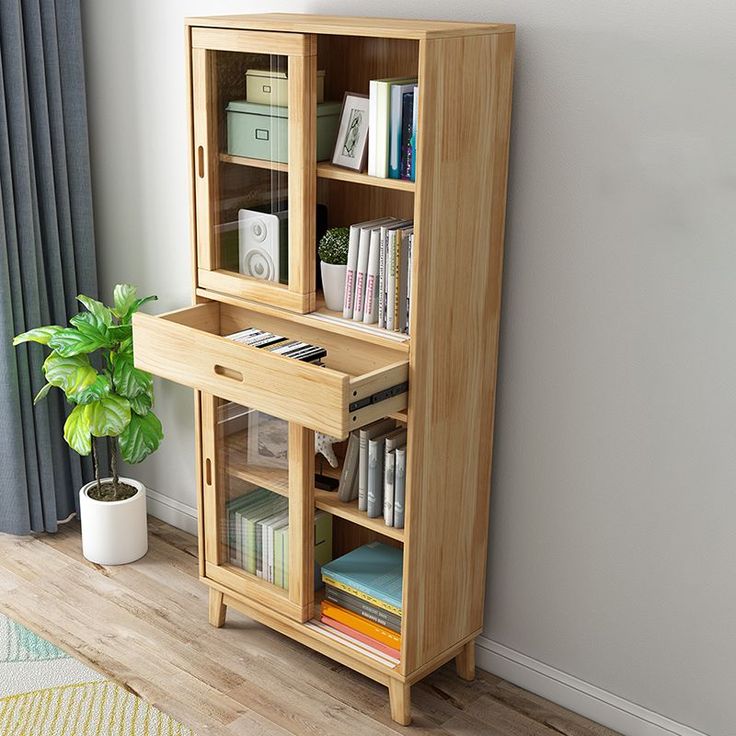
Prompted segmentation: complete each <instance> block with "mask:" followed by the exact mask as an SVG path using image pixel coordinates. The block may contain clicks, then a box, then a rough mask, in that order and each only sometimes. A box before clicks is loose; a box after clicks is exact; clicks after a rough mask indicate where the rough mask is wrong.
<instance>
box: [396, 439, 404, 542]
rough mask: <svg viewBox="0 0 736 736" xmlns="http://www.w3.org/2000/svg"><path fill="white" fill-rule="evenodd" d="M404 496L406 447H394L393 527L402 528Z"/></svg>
mask: <svg viewBox="0 0 736 736" xmlns="http://www.w3.org/2000/svg"><path fill="white" fill-rule="evenodd" d="M405 497H406V447H397V448H396V468H395V471H394V527H396V529H403V528H404V503H405Z"/></svg>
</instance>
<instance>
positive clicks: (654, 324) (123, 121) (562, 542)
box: [83, 0, 736, 736]
mask: <svg viewBox="0 0 736 736" xmlns="http://www.w3.org/2000/svg"><path fill="white" fill-rule="evenodd" d="M83 5H84V11H85V18H84V19H85V42H86V49H87V64H88V76H89V90H88V95H89V109H90V115H91V135H92V157H93V165H94V172H93V173H94V194H95V205H96V217H97V236H98V243H99V249H100V269H101V274H100V275H101V279H102V284H103V286H104V288H105V289H107V290H108V291H109V290H110V289H111V288H112V285H113V284H114V283H115V282H116V281H120V280H130V281H133V282H135V283H137V284H140V285H141V287H142V289H143V291H146V292H150V291H153V292H156V293H158V294H159V295H160V297H161V305H160V306H161V307H163V308H174V307H177V306H181V305H184V304H186V303H187V302H188V299H189V279H190V271H189V268H190V264H189V237H188V227H189V221H188V212H187V206H188V200H187V182H186V179H187V169H186V158H185V152H186V121H185V89H184V74H183V52H182V40H183V38H182V18H183V17H184V16H185V15H196V14H200V15H203V14H212V15H214V14H218V13H226V12H256V11H259V10H284V11H286V10H292V11H299V10H308V11H312V12H335V13H339V12H344V13H350V12H353V13H355V14H365V13H366V12H370V14H374V15H380V14H382V13H385V14H387V15H391V14H397V13H399V12H400V14H402V15H404V16H416V17H422V16H424V17H447V15H448V13H449V12H450V11H448V10H447V9H446V5H445V3H441V2H438V1H433V2H430V1H427V2H408V3H405V4H404V6H403V7H402V8H398V7H397V6H396V5H395V3H391V2H389V1H388V0H382V1H381V2H375V3H372V4H371V5H370V9H369V10H368V9H367V7H368V6H366V5H365V3H359V2H355V1H351V0H348V1H347V2H342V3H337V2H312V3H307V2H299V3H286V2H269V3H268V4H266V3H263V2H249V3H243V2H204V1H202V2H178V1H175V0H165V1H162V0H159V1H158V2H155V3H150V2H144V1H143V0H136V1H135V2H125V3H120V2H117V1H113V0H85V2H84V3H83ZM451 13H452V16H453V17H455V18H457V19H468V20H502V21H511V22H516V23H517V24H518V26H519V33H518V57H517V58H518V62H517V75H516V86H515V106H514V120H513V142H512V159H511V182H510V201H509V223H508V237H507V258H506V275H505V295H504V315H503V322H502V350H501V366H500V377H499V388H498V391H499V393H498V410H497V421H496V428H497V429H496V454H495V469H494V496H493V505H492V518H491V527H490V531H491V544H490V550H489V552H490V556H489V567H488V582H489V594H488V601H487V618H486V622H487V626H486V636H487V637H488V638H489V639H490V640H492V641H494V642H498V643H500V644H503V645H506V646H508V647H511V648H513V649H515V650H517V651H519V652H522V653H524V654H526V655H528V656H529V657H532V658H534V659H535V660H539V661H541V662H544V663H546V664H548V665H551V666H553V667H555V668H558V669H559V670H562V671H564V672H566V673H569V674H570V675H574V676H576V677H578V678H580V679H581V680H583V681H585V682H588V683H591V684H593V685H596V686H598V687H600V688H603V689H605V690H607V691H610V692H612V693H615V694H617V695H619V696H621V697H622V698H625V699H627V700H629V701H632V702H633V703H638V704H639V705H641V706H644V707H646V708H649V709H651V710H653V711H656V712H657V713H661V714H664V715H666V716H668V717H670V718H672V719H674V720H676V721H679V722H681V723H684V724H688V725H690V726H692V727H693V728H697V729H699V730H701V731H704V732H707V733H710V734H714V735H715V734H722V735H724V736H725V734H728V733H731V734H733V733H734V723H736V707H735V706H734V703H735V702H736V699H735V698H734V692H735V691H736V664H735V663H736V626H734V621H735V620H736V576H735V575H734V572H733V570H734V558H736V534H735V533H734V531H733V530H734V525H735V521H734V520H735V519H736V493H734V490H735V489H734V486H735V481H736V472H735V471H736V462H735V461H734V441H735V440H736V436H735V434H736V433H735V431H734V427H735V426H736V396H735V395H734V388H733V385H734V373H735V371H734V367H735V366H736V347H734V335H736V310H735V307H736V304H735V303H734V276H735V275H736V240H735V238H734V235H736V233H735V232H734V230H735V229H736V228H735V226H734V223H735V222H736V218H735V217H734V211H735V205H736V196H735V195H736V175H735V174H734V171H736V136H735V135H734V120H736V94H735V93H734V90H735V89H736V72H735V70H736V51H735V47H736V44H735V39H736V35H735V34H736V5H734V4H733V3H732V2H730V1H727V0H711V1H710V2H708V3H707V4H695V3H684V2H681V3H672V2H666V1H665V0H650V2H648V3H624V2H619V3H590V2H583V1H582V0H579V1H578V2H556V3H549V2H543V0H517V2H513V3H511V2H508V0H507V1H506V2H501V1H495V2H480V0H458V1H457V2H455V3H453V5H452V10H451ZM158 388H159V393H158V406H159V409H160V411H161V414H162V418H163V421H164V424H165V427H166V431H167V440H166V443H165V445H164V446H163V448H162V450H161V451H160V452H159V453H158V454H157V455H156V456H155V457H153V458H152V459H150V460H149V461H147V462H146V463H145V464H144V466H142V467H141V468H138V469H136V473H137V474H138V475H139V477H141V479H142V480H144V481H145V482H146V483H148V484H149V485H150V486H151V487H152V488H154V489H156V490H157V491H159V492H160V493H161V494H164V495H165V496H167V497H169V498H171V499H174V501H173V506H174V507H178V504H184V506H185V507H186V506H188V507H191V506H193V505H194V486H193V479H192V474H193V466H192V446H193V436H192V411H191V404H192V401H191V396H190V392H189V391H187V390H184V389H179V388H177V387H174V386H172V385H168V384H161V385H159V387H158Z"/></svg>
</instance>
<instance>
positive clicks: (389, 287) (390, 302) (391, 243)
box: [386, 230, 398, 331]
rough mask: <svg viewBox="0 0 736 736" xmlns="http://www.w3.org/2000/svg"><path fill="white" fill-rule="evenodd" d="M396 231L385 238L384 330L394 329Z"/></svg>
mask: <svg viewBox="0 0 736 736" xmlns="http://www.w3.org/2000/svg"><path fill="white" fill-rule="evenodd" d="M397 233H398V230H390V231H389V233H388V236H387V238H386V241H387V242H386V329H387V330H392V331H393V329H394V302H395V294H396V267H395V262H396V258H395V256H396V237H397Z"/></svg>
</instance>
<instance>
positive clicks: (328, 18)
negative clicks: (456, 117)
mask: <svg viewBox="0 0 736 736" xmlns="http://www.w3.org/2000/svg"><path fill="white" fill-rule="evenodd" d="M186 23H187V25H190V26H205V27H208V28H238V29H241V30H255V31H286V32H292V33H321V34H328V35H335V36H377V37H379V38H414V39H423V38H446V37H451V36H473V35H484V34H487V33H513V32H514V30H515V26H514V25H513V24H510V23H463V22H456V21H449V20H406V19H401V18H358V17H351V16H341V15H307V14H299V13H264V14H260V15H216V16H209V17H206V18H187V21H186Z"/></svg>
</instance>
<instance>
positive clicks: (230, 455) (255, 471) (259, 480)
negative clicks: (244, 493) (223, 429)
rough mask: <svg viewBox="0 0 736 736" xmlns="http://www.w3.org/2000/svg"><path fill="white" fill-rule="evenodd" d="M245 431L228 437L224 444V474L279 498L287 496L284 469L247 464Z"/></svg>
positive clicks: (286, 480) (287, 478)
mask: <svg viewBox="0 0 736 736" xmlns="http://www.w3.org/2000/svg"><path fill="white" fill-rule="evenodd" d="M247 457H248V434H247V432H246V431H243V432H236V433H234V434H231V435H229V436H228V437H227V438H226V440H225V444H224V462H225V472H226V473H227V474H228V475H229V476H231V477H233V478H239V479H240V480H244V481H247V482H248V483H253V485H256V486H260V487H261V488H266V489H267V490H269V491H273V492H274V493H278V494H279V495H281V496H288V495H289V472H288V470H287V469H286V468H267V467H263V466H262V465H252V464H250V463H248V461H247V459H246V458H247Z"/></svg>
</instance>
